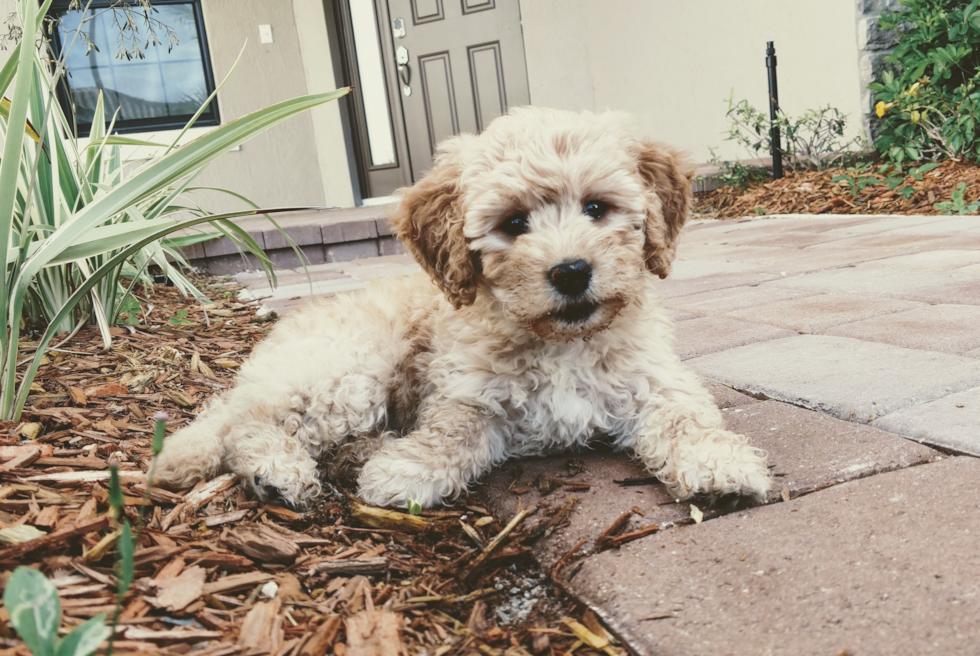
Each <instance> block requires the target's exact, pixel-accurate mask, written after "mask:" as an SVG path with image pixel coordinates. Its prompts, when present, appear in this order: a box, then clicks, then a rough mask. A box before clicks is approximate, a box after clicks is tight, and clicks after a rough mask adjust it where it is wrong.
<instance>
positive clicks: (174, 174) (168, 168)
mask: <svg viewBox="0 0 980 656" xmlns="http://www.w3.org/2000/svg"><path fill="white" fill-rule="evenodd" d="M349 91H350V89H349V87H345V88H343V89H340V90H338V91H331V92H329V93H322V94H315V95H311V96H303V97H300V98H294V99H292V100H286V101H283V102H280V103H277V104H275V105H272V106H271V107H267V108H265V109H261V110H259V111H257V112H253V113H252V114H249V115H248V116H246V117H244V118H241V119H238V120H237V121H232V122H231V123H229V124H227V125H223V126H221V127H219V128H217V129H215V130H212V131H211V132H209V133H208V134H206V135H204V136H202V137H199V138H198V139H195V140H194V141H192V142H190V143H187V144H184V145H183V146H181V147H180V148H178V149H177V150H174V151H173V152H171V153H170V154H169V155H167V156H165V157H163V158H161V159H159V160H157V161H155V162H153V164H151V165H150V166H148V167H146V168H145V169H143V170H142V171H140V172H139V173H137V174H135V175H134V176H133V177H131V178H130V179H129V180H127V181H125V182H123V183H122V184H120V185H119V186H117V187H116V188H115V189H113V190H112V191H110V192H109V193H107V194H105V195H104V196H101V197H100V198H97V199H95V200H94V201H93V202H92V203H90V204H89V205H87V206H86V207H85V208H84V209H82V210H81V211H80V212H78V214H76V215H75V217H74V218H73V219H72V220H71V221H70V222H69V223H67V224H65V225H64V226H62V228H61V230H59V233H58V234H55V235H52V236H51V237H50V238H49V239H47V240H45V243H44V244H43V245H42V246H41V248H39V249H38V250H37V251H36V252H35V253H34V254H33V255H32V256H31V257H30V258H29V259H28V261H27V262H25V264H24V274H22V276H21V280H20V281H19V284H20V285H21V286H24V285H26V282H25V281H26V280H29V278H30V276H33V275H34V273H36V272H37V271H38V270H40V268H41V267H43V266H44V265H45V264H46V263H47V262H48V261H50V260H51V259H53V258H54V257H56V256H57V254H58V252H59V251H61V250H62V249H64V248H66V247H67V246H69V245H70V244H71V243H73V242H74V241H75V240H76V239H78V237H79V236H80V235H82V234H84V233H85V232H86V231H87V230H89V229H91V228H93V227H95V226H97V225H99V224H101V223H104V222H105V221H107V220H108V219H109V218H110V217H112V216H114V215H115V214H117V213H118V212H120V211H122V210H123V209H125V208H126V207H128V206H130V205H132V204H133V203H136V202H139V201H140V200H142V199H144V198H146V197H147V196H148V195H150V194H151V193H153V192H155V191H157V190H159V189H161V188H164V187H166V186H167V185H170V184H172V183H174V182H176V181H178V180H180V179H182V178H183V177H185V176H187V175H190V174H192V173H194V172H196V171H198V170H199V169H200V168H201V167H203V166H205V165H206V164H208V163H210V162H212V161H213V160H215V159H216V158H218V157H219V156H220V155H222V154H224V153H225V152H227V151H228V150H230V149H231V148H234V147H235V146H237V145H239V144H241V143H243V142H245V141H247V140H249V139H251V138H252V137H254V136H256V135H257V134H259V133H261V132H263V131H265V130H267V129H268V128H270V127H272V126H274V125H277V124H279V123H281V122H282V121H285V120H286V119H288V118H291V117H293V116H295V115H296V114H299V113H301V112H303V111H306V110H307V109H311V108H313V107H316V106H317V105H320V104H322V103H325V102H328V101H330V100H335V99H337V98H340V97H342V96H344V95H346V94H347V93H348V92H349Z"/></svg>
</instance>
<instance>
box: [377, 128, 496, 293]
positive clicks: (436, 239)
mask: <svg viewBox="0 0 980 656" xmlns="http://www.w3.org/2000/svg"><path fill="white" fill-rule="evenodd" d="M461 140H462V138H461V137H457V138H455V139H452V140H450V141H449V142H446V143H444V144H442V145H441V146H440V152H439V153H438V154H437V155H436V160H435V166H434V167H433V168H432V169H431V170H430V171H429V172H428V173H426V174H425V176H424V177H423V178H422V179H421V180H419V181H418V182H416V183H415V184H414V185H413V186H411V187H408V188H406V189H402V190H400V192H399V193H400V195H401V202H400V203H399V204H398V206H397V208H396V209H395V210H394V212H393V213H392V214H391V216H390V217H389V218H390V219H391V223H392V225H393V227H394V229H395V233H396V234H397V235H398V237H399V238H400V239H401V240H402V242H403V243H405V244H406V245H407V246H408V247H409V249H411V251H412V254H413V255H414V256H415V259H416V260H417V261H418V262H419V264H421V265H422V267H423V268H424V269H425V271H426V273H428V274H429V276H431V277H432V279H433V280H434V281H435V283H436V284H437V285H439V288H440V289H441V290H442V291H443V293H444V294H445V295H446V298H447V299H449V302H450V303H452V304H453V307H455V308H457V309H459V308H460V307H462V306H464V305H472V304H473V301H474V300H475V299H476V287H477V285H476V281H477V276H478V270H477V268H478V264H477V260H476V257H477V256H476V255H475V254H473V253H471V252H470V249H469V247H468V246H467V242H466V237H464V236H463V218H464V215H463V209H462V206H461V205H462V202H461V198H460V196H461V194H460V180H459V178H460V173H461V172H462V164H461V162H460V157H459V146H460V145H461V144H460V143H455V142H460V141H461Z"/></svg>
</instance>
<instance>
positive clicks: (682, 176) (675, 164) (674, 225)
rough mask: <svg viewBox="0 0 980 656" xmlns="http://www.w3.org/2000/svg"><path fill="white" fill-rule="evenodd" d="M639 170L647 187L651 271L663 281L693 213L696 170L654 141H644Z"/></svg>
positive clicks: (639, 151)
mask: <svg viewBox="0 0 980 656" xmlns="http://www.w3.org/2000/svg"><path fill="white" fill-rule="evenodd" d="M637 166H638V169H639V173H640V177H641V178H642V179H643V182H644V184H645V186H646V195H647V210H646V211H647V221H646V241H645V243H644V245H643V251H644V256H645V258H646V263H647V268H649V269H650V271H652V272H653V273H656V274H657V275H659V276H660V277H661V278H666V277H667V275H668V274H669V273H670V263H671V262H672V261H673V260H674V252H675V250H676V248H677V236H678V235H679V234H680V232H681V228H683V227H684V222H685V221H687V217H688V214H689V213H690V211H691V198H692V187H691V181H692V178H693V177H694V166H693V165H692V164H691V163H690V162H689V161H688V159H687V158H686V157H685V156H684V155H682V154H681V153H680V152H678V151H677V150H674V149H673V148H671V147H670V146H666V145H664V144H660V143H655V142H652V141H640V142H639V143H638V149H637Z"/></svg>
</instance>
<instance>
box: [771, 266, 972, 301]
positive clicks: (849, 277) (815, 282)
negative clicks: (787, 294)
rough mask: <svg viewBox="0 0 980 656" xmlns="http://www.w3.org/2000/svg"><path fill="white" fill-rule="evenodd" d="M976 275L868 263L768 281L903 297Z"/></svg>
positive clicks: (819, 288)
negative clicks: (893, 267) (879, 266)
mask: <svg viewBox="0 0 980 656" xmlns="http://www.w3.org/2000/svg"><path fill="white" fill-rule="evenodd" d="M977 278H978V277H976V276H968V275H958V274H956V273H949V272H939V271H915V272H913V271H892V270H886V269H875V268H873V267H868V266H867V265H858V266H856V267H842V268H840V269H833V270H830V271H819V272H816V273H809V274H806V275H802V276H793V277H789V278H784V279H782V280H776V281H773V282H769V283H767V285H769V286H772V287H792V288H795V289H808V290H813V291H816V292H828V293H829V292H838V293H844V294H864V295H866V296H889V297H895V296H902V295H905V294H908V293H909V292H913V291H916V290H919V289H925V288H926V287H936V286H937V285H948V284H955V283H959V282H965V281H967V280H970V279H977Z"/></svg>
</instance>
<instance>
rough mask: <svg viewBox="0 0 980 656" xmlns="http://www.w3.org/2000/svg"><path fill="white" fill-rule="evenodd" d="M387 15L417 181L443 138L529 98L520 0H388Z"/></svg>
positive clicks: (477, 126)
mask: <svg viewBox="0 0 980 656" xmlns="http://www.w3.org/2000/svg"><path fill="white" fill-rule="evenodd" d="M388 19H389V21H390V24H389V27H390V29H391V31H390V34H391V36H392V43H393V45H394V56H395V61H393V62H391V64H392V66H393V70H394V71H395V72H396V75H397V77H398V79H397V88H398V89H399V92H400V93H399V94H398V95H399V97H400V100H401V107H402V111H403V114H404V125H405V134H406V137H407V141H408V150H409V160H410V163H411V172H412V177H413V179H414V180H418V179H419V178H420V177H421V176H422V174H423V173H424V172H425V171H426V170H428V169H429V167H431V166H432V155H433V153H434V152H435V147H436V145H437V144H438V143H439V142H440V141H442V140H443V139H445V138H446V137H450V136H452V135H454V134H459V133H460V132H470V133H474V134H475V133H479V132H480V131H482V130H483V129H484V128H485V127H486V126H487V125H488V124H489V123H490V121H492V120H493V119H494V118H495V117H497V116H499V115H500V114H503V113H504V112H505V111H507V108H508V107H511V106H516V105H526V104H528V103H529V102H530V96H529V93H528V86H527V68H526V67H525V64H524V39H523V36H522V34H521V13H520V6H519V4H518V0H388ZM392 104H393V105H394V106H397V103H392Z"/></svg>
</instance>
